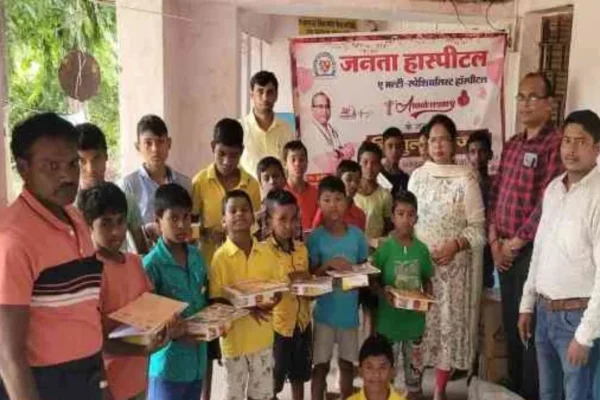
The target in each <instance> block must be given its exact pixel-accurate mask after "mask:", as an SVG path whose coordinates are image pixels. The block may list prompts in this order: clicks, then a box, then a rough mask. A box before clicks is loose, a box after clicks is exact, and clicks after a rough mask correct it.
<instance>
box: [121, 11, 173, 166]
mask: <svg viewBox="0 0 600 400" xmlns="http://www.w3.org/2000/svg"><path fill="white" fill-rule="evenodd" d="M116 4H117V35H118V43H119V46H118V49H119V65H120V69H121V70H120V74H119V118H120V127H121V146H120V147H121V156H120V157H119V158H120V160H121V170H122V172H123V174H126V173H129V172H131V171H132V170H134V169H135V168H137V167H138V166H139V165H140V159H139V157H138V156H137V152H136V150H135V147H134V143H135V140H136V124H137V122H138V121H139V119H140V118H141V117H142V116H143V115H145V114H149V113H153V114H157V115H160V116H163V115H164V113H165V109H164V104H165V101H164V86H165V85H164V76H165V73H164V61H163V60H164V56H163V49H164V46H163V17H162V15H161V14H162V12H163V0H117V3H116Z"/></svg>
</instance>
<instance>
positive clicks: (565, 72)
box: [540, 11, 573, 124]
mask: <svg viewBox="0 0 600 400" xmlns="http://www.w3.org/2000/svg"><path fill="white" fill-rule="evenodd" d="M572 25H573V13H572V11H571V12H568V13H562V14H555V15H549V16H544V17H542V41H541V43H540V71H541V72H543V73H544V74H545V75H546V76H547V77H548V79H549V80H550V82H551V83H552V86H553V87H554V97H555V102H554V106H553V109H552V117H553V119H554V121H555V122H556V123H557V124H562V123H563V121H564V118H565V115H564V114H565V101H566V98H567V85H568V78H569V49H570V47H571V28H572Z"/></svg>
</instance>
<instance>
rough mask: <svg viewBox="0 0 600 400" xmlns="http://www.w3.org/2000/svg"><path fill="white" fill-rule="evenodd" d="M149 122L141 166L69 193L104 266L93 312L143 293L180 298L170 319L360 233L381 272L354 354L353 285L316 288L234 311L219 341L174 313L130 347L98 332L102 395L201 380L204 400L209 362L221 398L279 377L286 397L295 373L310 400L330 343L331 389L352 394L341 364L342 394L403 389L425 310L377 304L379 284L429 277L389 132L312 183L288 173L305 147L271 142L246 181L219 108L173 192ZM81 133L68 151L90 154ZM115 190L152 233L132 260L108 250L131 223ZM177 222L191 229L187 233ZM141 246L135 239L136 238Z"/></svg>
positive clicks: (359, 258)
mask: <svg viewBox="0 0 600 400" xmlns="http://www.w3.org/2000/svg"><path fill="white" fill-rule="evenodd" d="M157 119H158V120H157ZM159 120H160V119H159V118H158V117H155V116H152V117H144V118H143V119H142V121H141V122H140V125H139V126H138V144H137V146H136V147H137V148H138V150H139V152H140V154H141V155H142V158H143V160H144V165H143V166H142V167H141V169H140V170H143V171H146V172H145V173H144V172H141V173H140V171H137V172H134V173H133V174H132V175H130V176H128V177H125V179H124V184H123V185H122V188H123V189H124V192H125V193H123V191H121V190H120V189H119V187H117V186H116V185H114V184H112V183H108V182H105V181H104V176H100V177H98V179H96V182H95V184H94V185H90V186H89V187H87V188H85V189H84V190H82V191H81V192H80V193H79V196H78V200H77V205H78V207H79V208H80V210H81V211H82V213H83V215H84V217H85V219H86V221H87V223H88V224H89V226H90V229H91V234H92V238H93V241H94V243H95V245H96V247H97V250H98V257H99V258H100V259H101V260H102V261H103V262H104V265H105V274H104V278H103V284H102V294H101V298H102V300H101V307H102V313H103V314H104V315H108V314H109V313H111V312H112V311H114V310H116V309H118V308H120V307H123V306H124V305H126V304H127V303H128V302H130V301H132V300H133V299H135V298H136V297H138V296H139V295H141V294H142V293H144V292H147V291H151V292H154V293H156V294H159V295H162V296H166V297H169V298H173V299H176V300H180V301H184V302H186V303H188V307H187V308H186V309H185V310H184V311H183V313H182V314H181V318H185V317H187V316H190V315H193V314H195V313H196V312H198V311H199V310H201V309H202V308H204V307H206V306H207V305H208V304H210V303H218V302H227V300H226V299H225V298H224V294H223V293H224V288H225V287H226V286H228V285H232V284H235V283H237V282H242V281H248V280H279V281H286V282H294V281H296V280H301V279H306V278H308V277H310V276H311V275H316V276H319V275H325V274H326V272H327V271H328V270H347V269H348V268H350V267H351V266H352V265H354V264H359V263H362V262H364V261H366V260H367V259H368V258H369V257H370V249H369V239H378V238H382V237H384V236H386V235H387V234H388V233H389V236H387V237H386V238H385V239H383V240H382V241H381V243H380V244H379V245H378V246H377V248H376V249H371V251H373V250H374V253H372V257H371V260H372V262H373V264H374V265H375V266H376V267H377V268H379V269H380V270H381V275H380V279H379V280H377V282H373V283H372V284H371V286H370V288H369V289H370V290H369V291H368V292H369V293H368V294H367V295H366V297H367V298H369V299H370V300H369V301H365V304H366V305H367V306H366V308H365V312H364V317H365V324H366V325H368V326H369V328H368V336H369V337H368V338H367V339H366V340H365V341H364V344H363V346H362V348H361V349H360V352H359V348H360V343H359V325H360V324H359V314H360V313H359V303H360V301H359V291H358V290H349V291H344V290H342V289H341V288H335V289H334V291H333V292H331V293H329V294H326V295H323V296H320V297H318V298H316V299H315V298H309V297H302V296H295V295H292V294H290V293H285V294H283V295H282V296H279V297H278V298H277V301H276V302H275V303H273V304H270V305H269V306H260V307H254V308H252V309H250V314H249V315H248V316H246V317H243V318H242V319H240V320H237V321H236V322H234V324H233V327H232V329H231V330H230V331H229V332H228V333H227V334H226V335H225V336H224V337H222V338H221V340H220V346H219V343H216V342H211V343H203V342H199V341H197V340H196V339H195V338H193V337H188V336H186V334H185V330H184V329H183V328H182V326H183V325H182V323H181V320H180V319H175V320H173V321H171V322H170V323H169V324H168V325H167V327H166V328H165V329H164V330H162V331H161V332H160V333H158V334H156V336H155V337H154V338H153V340H152V341H151V343H150V344H149V345H147V346H145V347H142V346H135V345H131V344H126V343H123V342H119V341H116V340H108V336H106V337H107V339H106V345H105V348H104V351H105V364H106V372H107V378H108V383H109V390H110V392H111V394H112V397H113V398H114V399H116V400H124V399H141V398H144V396H147V398H148V399H152V400H154V399H161V400H162V399H169V400H171V399H173V400H174V399H194V400H195V399H199V398H200V396H201V393H202V391H203V390H204V393H203V398H204V399H210V394H211V381H212V364H213V361H214V360H219V361H221V360H222V361H223V364H224V366H225V369H226V374H227V384H226V388H225V390H221V392H223V391H224V392H226V393H225V396H224V397H225V398H226V399H228V400H243V399H246V398H250V399H254V400H271V399H273V398H275V397H276V396H277V394H278V393H280V392H281V391H282V389H283V386H284V383H285V382H286V381H289V382H290V383H291V388H292V395H293V398H294V400H301V399H303V398H304V384H305V382H308V381H311V395H312V398H313V399H314V400H321V399H324V397H325V394H326V389H327V388H326V377H327V374H328V372H329V369H330V361H331V359H332V358H333V355H334V347H335V345H337V349H338V351H337V355H338V365H339V372H340V374H339V376H340V383H339V386H340V391H341V394H342V398H344V399H345V398H349V397H350V396H352V395H353V379H354V373H355V370H354V365H355V364H356V363H359V371H360V375H361V376H362V378H363V386H364V388H363V391H361V392H360V393H358V394H356V395H355V397H353V399H362V398H368V399H370V400H373V399H379V398H380V397H385V398H391V399H394V400H397V399H402V398H403V397H402V396H404V395H406V396H408V397H407V398H409V399H410V398H418V397H419V396H420V391H421V376H422V371H423V366H422V364H421V363H420V362H419V358H420V357H419V356H420V347H419V345H420V338H421V336H422V335H423V331H424V329H425V316H424V314H421V313H417V312H413V311H406V310H399V309H395V308H393V307H392V306H391V304H390V302H389V300H388V299H387V297H386V294H385V290H384V289H385V287H386V286H393V287H396V288H401V289H411V290H423V291H427V292H429V291H430V290H431V284H430V278H431V277H432V275H433V266H432V263H431V260H430V255H429V251H428V250H427V247H426V246H425V245H424V244H423V243H421V242H420V241H419V240H418V239H416V238H415V237H414V234H413V230H414V225H415V224H416V222H417V201H416V198H415V196H414V195H413V194H412V193H410V192H407V191H406V190H405V189H406V183H407V181H408V176H407V175H406V174H405V173H404V172H402V171H401V170H400V169H399V168H398V163H399V161H400V157H401V156H402V153H403V139H402V133H401V132H400V131H399V130H398V129H396V128H390V129H388V130H386V131H385V132H384V134H383V149H384V150H383V151H382V150H381V148H380V147H379V146H378V145H376V144H374V143H371V142H364V143H363V144H362V145H361V146H360V149H359V151H358V162H355V161H350V160H344V161H342V162H341V163H340V164H339V166H338V168H337V173H336V176H326V177H324V178H323V179H322V180H321V181H320V182H319V184H318V187H315V186H313V185H310V184H309V183H308V182H306V180H305V177H304V175H305V173H306V171H307V160H308V157H307V156H308V154H307V149H306V147H305V146H304V145H303V144H302V142H301V141H291V142H289V143H287V144H286V145H285V147H284V152H283V154H282V161H280V160H278V159H277V158H274V157H267V158H264V159H263V160H261V162H259V164H258V167H257V171H255V172H256V176H257V178H258V180H255V179H254V178H253V177H252V176H251V175H250V174H249V173H248V172H247V171H244V170H243V169H242V168H240V167H239V160H240V157H241V155H242V152H243V137H244V132H243V129H242V127H241V125H240V124H239V122H237V121H235V120H232V119H223V120H221V121H219V122H218V123H217V124H216V126H215V128H214V132H213V141H212V151H213V156H214V160H213V162H212V163H211V164H210V165H209V166H208V167H206V168H204V169H202V170H201V171H200V172H199V173H198V174H197V175H196V176H195V177H194V179H193V180H192V184H191V189H189V188H186V186H187V185H186V181H185V179H184V178H182V177H181V175H180V174H178V173H177V172H176V171H173V170H172V169H171V168H169V167H168V166H167V163H166V160H167V156H168V148H169V146H170V138H169V136H168V132H167V129H166V125H164V122H162V120H160V121H159ZM149 121H150V123H149ZM81 133H82V137H81V141H80V143H86V145H85V148H83V147H82V146H80V153H83V152H84V151H90V150H97V151H99V152H100V153H102V152H104V155H105V153H106V144H105V142H104V145H102V143H101V141H100V140H98V141H95V142H96V143H100V144H99V145H98V148H97V149H93V148H91V147H93V146H91V145H90V144H89V143H90V140H89V137H86V132H84V131H81ZM95 134H97V132H95ZM88 136H89V134H88ZM92 142H94V141H92ZM103 160H104V163H106V158H105V157H104V158H103ZM100 164H101V163H100ZM103 171H104V170H102V174H101V175H103V173H104V172H103ZM380 173H382V174H383V176H384V177H385V179H387V180H388V182H389V183H390V184H391V186H392V187H393V189H392V191H391V192H390V191H389V190H386V189H384V188H382V187H381V186H380V185H379V184H378V176H379V174H380ZM148 179H149V180H150V181H151V182H146V181H147V180H148ZM129 198H133V199H135V202H134V207H135V206H136V205H137V207H139V209H140V210H142V212H141V214H142V215H143V218H142V219H143V225H142V228H143V229H142V230H143V231H144V232H145V233H146V238H147V240H149V241H150V242H151V243H152V248H151V250H150V251H149V253H147V254H146V255H145V256H143V258H140V257H139V256H137V255H135V254H132V253H127V252H123V251H122V246H123V243H124V242H125V239H126V236H127V232H128V230H129V231H130V232H131V231H136V229H135V227H133V228H132V227H131V226H130V224H128V215H129V214H130V213H131V209H130V208H131V206H130V203H131V201H128V199H129ZM149 211H151V212H152V214H153V218H152V219H150V218H149V217H148V216H147V213H148V212H149ZM137 212H138V214H140V213H139V211H137ZM193 223H199V226H200V228H199V229H198V232H199V235H198V237H195V238H192V231H193V230H192V224H193ZM135 242H139V240H136V241H135ZM141 246H142V245H138V244H137V243H136V247H137V248H138V249H139V248H140V247H141ZM363 297H364V296H361V298H363ZM104 328H105V332H106V335H108V333H109V332H110V331H111V330H112V329H113V328H114V325H113V324H112V323H111V322H110V321H109V320H108V319H106V320H105V321H104ZM148 359H149V363H148ZM394 365H397V367H398V368H397V369H396V374H394V372H393V371H394V368H393V367H394ZM147 377H148V378H149V379H147ZM392 380H393V381H394V386H393V387H394V388H391V387H390V382H391V381H392ZM395 391H397V392H398V393H395ZM361 396H362V397H361Z"/></svg>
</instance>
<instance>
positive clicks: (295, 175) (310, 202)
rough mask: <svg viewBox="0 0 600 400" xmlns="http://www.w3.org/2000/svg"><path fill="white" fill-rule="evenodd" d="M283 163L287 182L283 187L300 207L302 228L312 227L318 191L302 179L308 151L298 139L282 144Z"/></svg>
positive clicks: (306, 164)
mask: <svg viewBox="0 0 600 400" xmlns="http://www.w3.org/2000/svg"><path fill="white" fill-rule="evenodd" d="M283 164H284V166H285V169H286V170H287V184H286V186H285V189H286V190H288V191H290V192H291V193H292V194H293V195H294V197H296V201H297V202H298V208H299V209H300V216H301V222H302V229H303V230H305V231H307V230H310V229H311V228H312V223H313V219H314V218H315V214H316V213H317V209H318V206H317V200H318V198H319V191H318V190H317V188H316V187H315V186H313V185H311V184H309V183H308V182H306V181H305V180H304V175H305V174H306V170H307V169H308V151H307V150H306V146H304V144H303V143H302V142H301V141H299V140H292V141H290V142H287V143H286V144H285V146H283Z"/></svg>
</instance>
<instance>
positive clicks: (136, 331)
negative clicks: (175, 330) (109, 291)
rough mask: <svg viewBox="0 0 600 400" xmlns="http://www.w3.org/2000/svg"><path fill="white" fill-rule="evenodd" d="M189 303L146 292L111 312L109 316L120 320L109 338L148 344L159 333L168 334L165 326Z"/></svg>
mask: <svg viewBox="0 0 600 400" xmlns="http://www.w3.org/2000/svg"><path fill="white" fill-rule="evenodd" d="M187 306H188V304H187V303H183V302H181V301H177V300H173V299H170V298H168V297H163V296H159V295H156V294H153V293H149V292H148V293H144V294H142V295H141V296H139V297H138V298H137V299H135V300H134V301H132V302H130V303H129V304H127V305H126V306H125V307H123V308H120V309H118V310H117V311H115V312H113V313H111V314H109V316H108V317H109V318H110V319H112V320H114V321H117V322H120V323H121V324H122V325H120V326H118V327H117V328H116V329H115V330H114V331H112V332H111V333H110V334H109V335H108V338H109V339H121V340H123V341H124V342H127V343H132V344H137V345H142V346H146V345H148V344H150V343H151V342H152V339H153V338H154V337H155V336H157V335H164V334H166V332H165V331H164V330H165V326H166V324H167V322H169V321H170V320H171V319H173V317H175V316H176V315H178V314H179V313H181V312H182V311H183V310H185V308H186V307H187Z"/></svg>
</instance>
